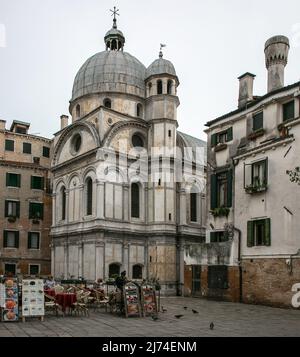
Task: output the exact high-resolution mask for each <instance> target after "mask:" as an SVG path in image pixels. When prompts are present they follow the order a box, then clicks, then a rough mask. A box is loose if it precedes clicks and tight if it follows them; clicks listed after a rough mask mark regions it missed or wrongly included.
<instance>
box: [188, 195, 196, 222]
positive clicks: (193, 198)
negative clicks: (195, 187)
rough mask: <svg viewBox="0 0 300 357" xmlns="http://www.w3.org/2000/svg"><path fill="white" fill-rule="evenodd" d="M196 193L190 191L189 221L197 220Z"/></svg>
mask: <svg viewBox="0 0 300 357" xmlns="http://www.w3.org/2000/svg"><path fill="white" fill-rule="evenodd" d="M197 201H198V200H197V193H196V192H191V193H190V212H191V222H197V221H198V220H197Z"/></svg>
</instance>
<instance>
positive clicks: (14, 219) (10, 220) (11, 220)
mask: <svg viewBox="0 0 300 357" xmlns="http://www.w3.org/2000/svg"><path fill="white" fill-rule="evenodd" d="M7 220H8V222H10V223H15V222H16V220H17V217H7Z"/></svg>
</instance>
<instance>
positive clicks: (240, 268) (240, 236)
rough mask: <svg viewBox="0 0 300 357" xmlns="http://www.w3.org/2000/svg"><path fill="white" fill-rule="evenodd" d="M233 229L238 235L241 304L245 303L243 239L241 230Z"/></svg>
mask: <svg viewBox="0 0 300 357" xmlns="http://www.w3.org/2000/svg"><path fill="white" fill-rule="evenodd" d="M233 229H234V230H235V231H236V232H237V233H238V260H239V285H240V298H239V301H240V303H242V302H243V271H242V262H241V239H242V232H241V230H240V229H238V228H236V227H235V226H233Z"/></svg>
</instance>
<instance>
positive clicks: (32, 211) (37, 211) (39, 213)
mask: <svg viewBox="0 0 300 357" xmlns="http://www.w3.org/2000/svg"><path fill="white" fill-rule="evenodd" d="M43 216H44V205H43V203H39V202H30V203H29V218H30V219H43Z"/></svg>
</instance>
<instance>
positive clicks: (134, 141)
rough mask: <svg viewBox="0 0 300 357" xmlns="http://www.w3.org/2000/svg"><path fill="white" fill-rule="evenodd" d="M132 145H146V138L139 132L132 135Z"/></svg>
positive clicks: (140, 146)
mask: <svg viewBox="0 0 300 357" xmlns="http://www.w3.org/2000/svg"><path fill="white" fill-rule="evenodd" d="M132 146H133V147H135V148H143V147H144V140H143V138H142V137H141V136H140V135H139V134H134V135H132Z"/></svg>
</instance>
